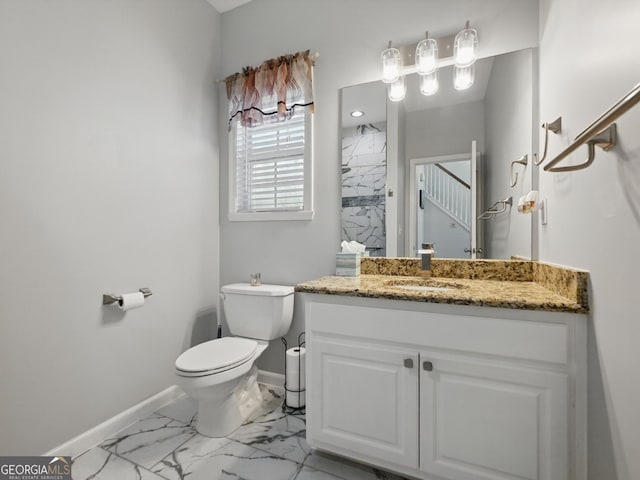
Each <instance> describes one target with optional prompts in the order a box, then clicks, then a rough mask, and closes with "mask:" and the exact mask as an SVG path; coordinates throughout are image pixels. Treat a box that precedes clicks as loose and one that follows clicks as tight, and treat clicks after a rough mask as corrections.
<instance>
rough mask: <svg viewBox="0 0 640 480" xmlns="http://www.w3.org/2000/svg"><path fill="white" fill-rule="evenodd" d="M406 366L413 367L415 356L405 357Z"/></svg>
mask: <svg viewBox="0 0 640 480" xmlns="http://www.w3.org/2000/svg"><path fill="white" fill-rule="evenodd" d="M404 366H405V367H406V368H413V358H405V359H404Z"/></svg>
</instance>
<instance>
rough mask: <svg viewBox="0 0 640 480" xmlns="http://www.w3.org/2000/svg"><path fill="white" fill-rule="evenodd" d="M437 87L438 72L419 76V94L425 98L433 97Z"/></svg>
mask: <svg viewBox="0 0 640 480" xmlns="http://www.w3.org/2000/svg"><path fill="white" fill-rule="evenodd" d="M438 87H439V83H438V70H434V71H433V72H431V73H427V74H426V75H420V93H421V94H422V95H425V96H427V97H428V96H429V95H434V94H435V93H437V91H438Z"/></svg>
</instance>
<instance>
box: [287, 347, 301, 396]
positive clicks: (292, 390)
mask: <svg viewBox="0 0 640 480" xmlns="http://www.w3.org/2000/svg"><path fill="white" fill-rule="evenodd" d="M305 355H306V352H305V348H304V347H294V348H290V349H288V350H287V352H286V355H285V371H286V374H285V381H286V382H287V392H286V402H287V405H288V406H289V407H292V408H300V407H304V406H305V392H303V391H302V390H304V389H305V366H304V362H305Z"/></svg>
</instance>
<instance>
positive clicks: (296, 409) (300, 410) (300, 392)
mask: <svg viewBox="0 0 640 480" xmlns="http://www.w3.org/2000/svg"><path fill="white" fill-rule="evenodd" d="M304 336H305V332H302V333H301V334H300V335H298V348H302V347H304V345H305V343H306V342H305V341H304V340H303V337H304ZM281 340H282V343H284V352H285V362H284V378H285V380H284V402H283V403H282V411H283V412H284V413H287V414H292V413H302V414H304V413H306V401H303V400H302V395H303V394H304V393H305V392H306V388H298V389H291V388H288V385H287V361H286V355H287V349H288V345H287V339H286V338H284V337H282V338H281ZM300 359H301V357H298V387H300V384H301V383H302V382H301V375H302V369H301V365H300V362H301V360H300ZM287 393H293V394H297V395H298V405H299V406H297V407H293V406H290V405H288V404H287ZM301 403H305V405H301Z"/></svg>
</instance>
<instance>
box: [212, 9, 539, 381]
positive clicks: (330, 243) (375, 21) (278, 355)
mask: <svg viewBox="0 0 640 480" xmlns="http://www.w3.org/2000/svg"><path fill="white" fill-rule="evenodd" d="M536 18H537V4H536V2H532V1H530V0H513V1H506V0H487V1H483V2H477V1H474V0H456V1H450V2H446V3H443V2H438V1H435V0H429V1H424V0H401V1H394V2H389V1H384V0H350V1H348V2H344V1H339V0H270V1H254V2H251V3H249V4H247V5H243V6H242V7H239V8H237V9H235V10H232V11H231V12H228V13H225V14H224V15H223V25H222V28H223V38H224V45H225V48H224V54H223V72H224V75H229V74H232V73H234V72H236V71H239V70H240V69H241V68H242V67H243V66H246V65H258V64H260V63H261V62H262V61H264V60H265V59H268V58H271V57H274V56H277V55H282V54H284V53H291V52H295V51H299V50H305V49H310V50H311V51H312V52H316V51H317V52H319V53H320V57H319V58H318V60H317V63H316V68H315V71H314V90H315V95H316V103H317V109H316V114H315V119H314V137H315V138H314V141H315V144H314V162H315V166H314V185H315V198H314V202H315V205H314V209H315V217H314V219H313V220H312V221H309V222H260V223H250V222H229V221H228V220H227V211H228V200H227V194H228V193H227V190H228V187H227V182H228V178H227V171H228V168H227V161H226V159H227V134H226V126H225V125H224V122H225V116H224V113H225V112H224V109H221V118H220V124H221V130H220V138H221V144H222V149H221V155H220V158H221V159H223V160H222V161H221V164H220V249H221V252H222V255H221V258H220V282H221V284H225V283H230V282H235V281H246V280H247V278H248V275H249V273H250V272H253V271H260V272H261V273H262V278H263V279H264V281H265V282H272V283H283V284H289V285H294V284H296V283H299V282H302V281H305V280H310V279H313V278H317V277H320V276H322V275H329V274H332V273H333V272H334V271H335V252H336V251H338V249H339V240H340V171H339V167H340V149H339V138H340V132H339V128H340V127H339V123H340V122H339V119H340V111H339V105H338V103H339V102H338V98H339V95H338V92H339V89H340V88H342V87H346V86H349V85H356V84H360V83H366V82H369V81H373V80H377V79H379V78H380V72H379V58H380V52H381V51H382V50H383V49H384V48H385V47H386V45H387V42H388V41H389V39H392V40H393V42H394V44H396V45H403V44H411V43H415V42H416V41H417V40H418V39H420V38H422V37H423V35H424V31H425V29H427V28H428V29H429V33H430V35H432V36H434V37H439V36H445V35H450V34H453V33H456V32H457V31H459V30H460V29H461V28H462V27H463V26H464V22H465V20H467V19H471V20H472V21H473V25H474V27H475V28H477V29H478V31H479V33H480V36H481V39H482V42H481V44H480V48H481V55H482V56H492V55H495V54H499V53H503V52H505V51H511V50H514V49H515V50H518V49H522V48H528V47H533V46H535V45H536V44H537V37H538V33H537V30H536V26H537V25H536V20H535V19H536ZM425 22H427V23H425ZM265 26H268V28H270V29H279V28H281V29H282V30H281V31H278V32H277V33H274V34H269V35H265V34H264V32H265ZM248 32H249V33H248ZM220 92H221V94H222V92H223V87H220ZM406 155H407V158H410V155H411V152H406ZM302 330H304V325H303V320H302V317H301V315H300V312H299V311H298V310H297V309H296V312H295V318H294V323H293V326H292V330H291V333H290V335H289V338H290V340H293V339H294V338H295V337H296V336H297V333H298V332H300V331H302ZM258 363H259V366H260V368H263V369H265V370H271V371H275V372H283V369H284V366H283V364H284V360H283V349H282V344H281V343H280V342H279V341H276V342H275V344H274V345H272V346H271V347H270V348H269V349H268V350H267V351H266V352H265V353H264V354H263V356H262V358H261V359H260V360H259V362H258Z"/></svg>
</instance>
